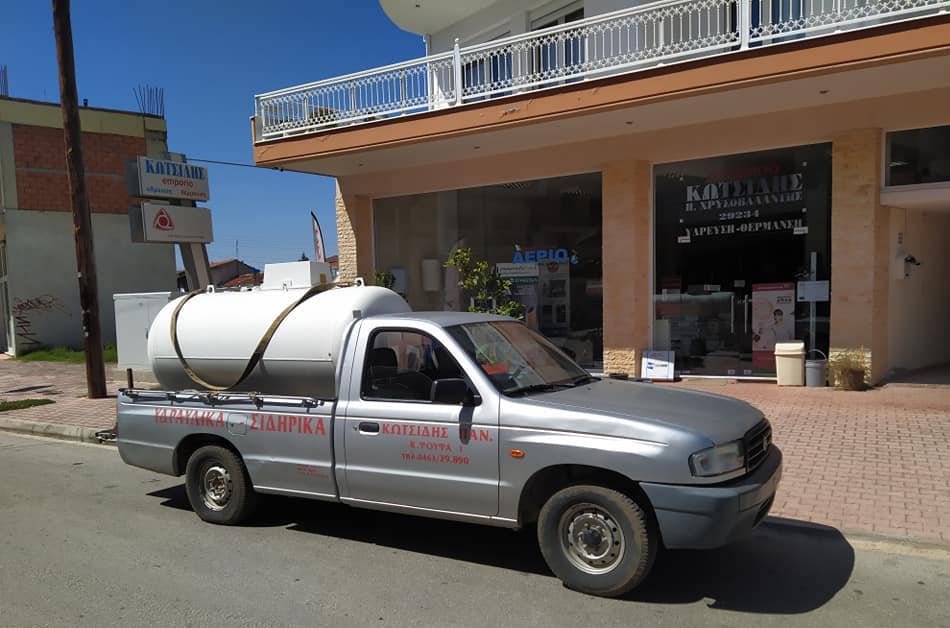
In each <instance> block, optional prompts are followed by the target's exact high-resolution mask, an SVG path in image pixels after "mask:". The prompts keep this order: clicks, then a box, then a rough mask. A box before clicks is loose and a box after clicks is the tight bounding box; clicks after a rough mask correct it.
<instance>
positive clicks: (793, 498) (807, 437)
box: [0, 360, 950, 543]
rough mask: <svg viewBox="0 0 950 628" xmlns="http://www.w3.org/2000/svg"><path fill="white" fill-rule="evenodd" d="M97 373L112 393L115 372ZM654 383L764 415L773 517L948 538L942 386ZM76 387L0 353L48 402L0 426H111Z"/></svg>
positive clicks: (8, 382) (15, 385)
mask: <svg viewBox="0 0 950 628" xmlns="http://www.w3.org/2000/svg"><path fill="white" fill-rule="evenodd" d="M107 371H108V372H107V376H108V377H109V378H110V381H109V391H110V393H112V394H114V393H115V391H116V390H118V388H119V387H120V386H124V385H125V375H124V372H120V371H117V370H116V369H114V368H112V369H107ZM136 385H137V386H139V385H141V386H150V385H153V383H152V382H149V381H145V380H143V381H136ZM654 385H657V386H678V387H686V388H695V389H700V390H705V391H708V392H714V393H718V394H723V395H729V396H732V397H736V398H739V399H743V400H745V401H748V402H750V403H752V404H753V405H755V406H757V407H759V408H760V409H761V410H762V411H763V412H764V413H765V414H766V416H768V418H769V420H770V421H771V422H772V426H773V430H774V434H775V442H776V443H777V444H778V445H779V446H780V447H781V448H782V450H783V451H784V453H785V471H784V477H783V479H782V484H781V486H780V489H779V493H778V496H777V498H776V502H775V506H774V507H773V510H772V514H773V515H775V516H779V517H786V518H788V519H797V520H804V521H811V522H815V523H822V524H825V525H830V526H833V527H836V528H839V529H841V530H842V531H844V532H858V533H871V534H881V535H886V536H891V537H907V538H913V539H915V540H919V541H931V542H942V543H950V386H942V387H941V386H933V387H917V386H905V385H900V384H891V385H888V386H886V387H884V388H881V389H876V390H871V391H867V392H844V391H838V390H832V389H830V388H779V387H778V386H776V385H774V384H771V383H735V382H730V381H724V380H687V381H685V382H680V383H677V384H654ZM84 394H85V380H84V371H83V367H82V366H81V365H67V364H56V363H40V362H34V363H29V362H17V361H15V360H0V399H17V398H27V397H45V398H49V399H54V400H55V401H56V403H54V404H50V405H46V406H38V407H35V408H29V409H26V410H17V411H11V412H3V413H0V427H3V425H4V424H6V426H7V428H10V427H11V424H13V423H15V422H17V421H25V422H27V423H25V424H26V425H31V424H32V425H39V426H46V427H47V428H49V427H50V426H65V427H63V428H61V429H63V430H65V429H66V428H68V427H70V426H73V427H78V428H81V429H83V430H85V432H83V434H85V435H86V436H87V437H88V436H89V435H90V434H91V433H92V430H96V429H103V428H107V427H111V426H112V424H113V422H114V420H115V398H114V397H111V398H107V399H97V400H90V399H85V398H83V395H84ZM60 435H61V436H63V435H65V436H66V437H73V436H70V435H68V434H60Z"/></svg>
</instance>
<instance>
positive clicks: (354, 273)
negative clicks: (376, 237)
mask: <svg viewBox="0 0 950 628" xmlns="http://www.w3.org/2000/svg"><path fill="white" fill-rule="evenodd" d="M336 235H337V248H338V254H339V259H340V267H339V280H340V281H341V282H349V281H353V280H354V279H356V278H357V277H363V278H364V279H365V280H366V281H367V282H368V283H372V281H373V214H372V202H371V201H370V199H369V197H367V196H360V195H347V194H344V193H343V191H342V189H341V186H340V185H339V183H338V184H337V188H336Z"/></svg>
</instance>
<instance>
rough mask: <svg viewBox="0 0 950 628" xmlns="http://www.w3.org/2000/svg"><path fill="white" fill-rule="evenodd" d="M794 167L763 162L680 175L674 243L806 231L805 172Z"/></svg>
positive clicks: (790, 164) (804, 232)
mask: <svg viewBox="0 0 950 628" xmlns="http://www.w3.org/2000/svg"><path fill="white" fill-rule="evenodd" d="M799 168H802V166H800V165H798V164H794V163H780V162H775V163H767V164H761V165H755V166H749V167H743V168H734V169H732V170H723V171H718V172H710V173H709V174H707V175H706V176H704V177H703V179H704V180H703V179H700V180H699V181H697V178H698V177H696V176H695V175H693V176H684V177H683V179H684V180H685V182H686V184H685V185H683V186H682V188H681V193H680V194H681V196H680V200H679V203H678V207H677V209H678V211H677V213H678V216H677V218H678V220H677V222H678V224H679V228H680V231H679V233H678V234H677V238H676V241H677V243H679V244H690V243H692V242H694V241H695V240H696V239H697V238H709V237H721V236H731V235H742V234H756V233H768V232H781V231H791V232H792V233H794V234H796V235H804V234H807V233H808V225H807V213H806V210H805V183H806V181H805V172H803V171H802V170H799Z"/></svg>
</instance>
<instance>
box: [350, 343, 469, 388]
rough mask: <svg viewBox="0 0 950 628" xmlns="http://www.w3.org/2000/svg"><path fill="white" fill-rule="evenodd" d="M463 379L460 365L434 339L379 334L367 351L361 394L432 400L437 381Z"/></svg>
mask: <svg viewBox="0 0 950 628" xmlns="http://www.w3.org/2000/svg"><path fill="white" fill-rule="evenodd" d="M461 377H464V376H463V374H462V369H461V368H460V367H459V365H458V362H456V361H455V359H454V358H453V357H452V355H451V354H450V353H449V352H448V350H447V349H446V348H445V347H444V346H442V344H441V343H440V342H439V341H437V340H435V339H434V338H432V337H430V336H427V335H426V334H421V333H419V332H415V331H401V330H387V331H379V332H376V334H375V335H374V336H373V339H372V341H371V342H370V345H369V348H368V350H367V355H366V366H365V369H364V372H363V391H362V392H363V397H364V398H365V399H379V400H399V401H429V395H430V392H431V389H432V382H433V381H434V380H437V379H449V378H461Z"/></svg>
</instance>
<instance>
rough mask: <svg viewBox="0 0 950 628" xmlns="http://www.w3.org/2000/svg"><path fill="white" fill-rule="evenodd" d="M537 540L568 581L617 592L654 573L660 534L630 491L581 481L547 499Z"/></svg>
mask: <svg viewBox="0 0 950 628" xmlns="http://www.w3.org/2000/svg"><path fill="white" fill-rule="evenodd" d="M585 537H586V538H585ZM538 544H539V545H540V546H541V553H542V554H543V555H544V560H545V561H546V562H547V564H548V567H550V568H551V571H553V572H554V575H556V576H557V577H558V578H560V579H561V581H562V582H563V583H564V584H565V585H566V586H568V587H569V588H571V589H574V590H577V591H581V592H583V593H589V594H591V595H600V596H604V597H616V596H618V595H623V594H624V593H626V592H627V591H630V590H631V589H633V588H634V587H636V586H637V585H639V584H640V583H641V582H643V580H644V579H645V578H646V577H647V574H649V573H650V569H651V568H652V567H653V561H654V559H655V558H656V552H657V548H658V546H659V536H658V534H657V533H656V531H655V530H654V527H653V525H652V523H651V521H650V519H649V517H648V516H647V514H646V512H645V511H644V509H643V508H642V507H641V506H640V505H639V504H637V502H636V501H634V500H633V499H631V498H630V497H628V496H627V495H624V494H623V493H621V492H619V491H615V490H613V489H609V488H604V487H601V486H589V485H579V486H570V487H568V488H565V489H562V490H560V491H558V492H557V493H555V494H554V495H552V496H551V498H550V499H548V501H547V502H546V503H545V504H544V507H543V508H542V509H541V513H540V516H539V517H538Z"/></svg>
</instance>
